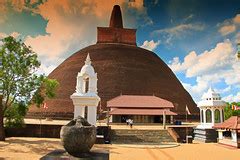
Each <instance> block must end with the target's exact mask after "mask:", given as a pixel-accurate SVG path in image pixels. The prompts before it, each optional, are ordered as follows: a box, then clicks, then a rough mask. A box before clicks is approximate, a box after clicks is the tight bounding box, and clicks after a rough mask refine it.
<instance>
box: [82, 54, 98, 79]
mask: <svg viewBox="0 0 240 160" xmlns="http://www.w3.org/2000/svg"><path fill="white" fill-rule="evenodd" d="M84 74H86V75H88V76H94V75H95V71H94V68H93V66H92V65H91V59H90V56H89V54H88V55H87V58H86V60H85V65H84V66H83V67H82V69H81V71H80V75H81V76H82V75H84Z"/></svg>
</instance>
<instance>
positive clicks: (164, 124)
mask: <svg viewBox="0 0 240 160" xmlns="http://www.w3.org/2000/svg"><path fill="white" fill-rule="evenodd" d="M163 129H166V111H163Z"/></svg>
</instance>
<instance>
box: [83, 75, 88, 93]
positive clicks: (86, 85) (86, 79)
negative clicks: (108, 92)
mask: <svg viewBox="0 0 240 160" xmlns="http://www.w3.org/2000/svg"><path fill="white" fill-rule="evenodd" d="M84 83H85V85H84V86H85V88H84V93H87V92H88V90H89V78H85V79H84Z"/></svg>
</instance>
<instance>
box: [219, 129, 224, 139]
mask: <svg viewBox="0 0 240 160" xmlns="http://www.w3.org/2000/svg"><path fill="white" fill-rule="evenodd" d="M218 139H223V131H222V130H219V131H218Z"/></svg>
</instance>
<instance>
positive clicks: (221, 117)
mask: <svg viewBox="0 0 240 160" xmlns="http://www.w3.org/2000/svg"><path fill="white" fill-rule="evenodd" d="M219 111H220V123H222V122H223V114H222V113H223V112H222V111H223V109H219Z"/></svg>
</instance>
